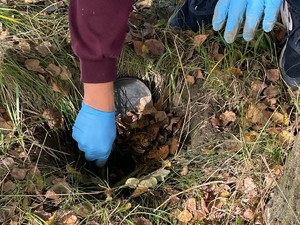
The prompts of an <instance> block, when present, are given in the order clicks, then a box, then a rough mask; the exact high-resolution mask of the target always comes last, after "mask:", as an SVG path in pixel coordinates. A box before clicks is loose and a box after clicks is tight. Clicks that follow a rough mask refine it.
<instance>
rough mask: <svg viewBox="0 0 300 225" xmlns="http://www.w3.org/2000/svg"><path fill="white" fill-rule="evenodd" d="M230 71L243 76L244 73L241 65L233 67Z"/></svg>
mask: <svg viewBox="0 0 300 225" xmlns="http://www.w3.org/2000/svg"><path fill="white" fill-rule="evenodd" d="M230 72H231V74H233V75H236V76H242V75H243V71H242V70H241V68H239V67H231V68H230Z"/></svg>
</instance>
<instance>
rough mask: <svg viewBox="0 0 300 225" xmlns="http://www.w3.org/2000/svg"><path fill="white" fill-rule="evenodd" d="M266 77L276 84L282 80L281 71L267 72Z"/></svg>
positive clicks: (271, 70)
mask: <svg viewBox="0 0 300 225" xmlns="http://www.w3.org/2000/svg"><path fill="white" fill-rule="evenodd" d="M266 76H267V79H268V80H269V81H272V82H276V81H278V80H279V78H280V71H279V69H270V70H266Z"/></svg>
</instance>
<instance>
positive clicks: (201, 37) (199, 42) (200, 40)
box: [194, 34, 209, 46]
mask: <svg viewBox="0 0 300 225" xmlns="http://www.w3.org/2000/svg"><path fill="white" fill-rule="evenodd" d="M208 36H209V35H208V34H198V35H196V36H195V37H194V45H195V46H200V45H202V44H203V43H204V42H205V41H206V39H207V37H208Z"/></svg>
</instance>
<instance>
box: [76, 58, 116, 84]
mask: <svg viewBox="0 0 300 225" xmlns="http://www.w3.org/2000/svg"><path fill="white" fill-rule="evenodd" d="M80 69H81V81H82V82H83V83H107V82H111V81H115V80H116V79H117V66H116V59H113V58H104V59H102V60H100V61H89V60H84V59H81V60H80Z"/></svg>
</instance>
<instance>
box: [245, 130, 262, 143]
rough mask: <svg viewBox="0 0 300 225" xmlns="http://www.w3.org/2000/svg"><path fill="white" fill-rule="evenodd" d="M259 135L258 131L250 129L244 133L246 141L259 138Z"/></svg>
mask: <svg viewBox="0 0 300 225" xmlns="http://www.w3.org/2000/svg"><path fill="white" fill-rule="evenodd" d="M258 136H259V134H258V133H257V132H256V131H250V132H246V133H245V134H244V139H245V141H246V142H254V141H256V140H257V137H258Z"/></svg>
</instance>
